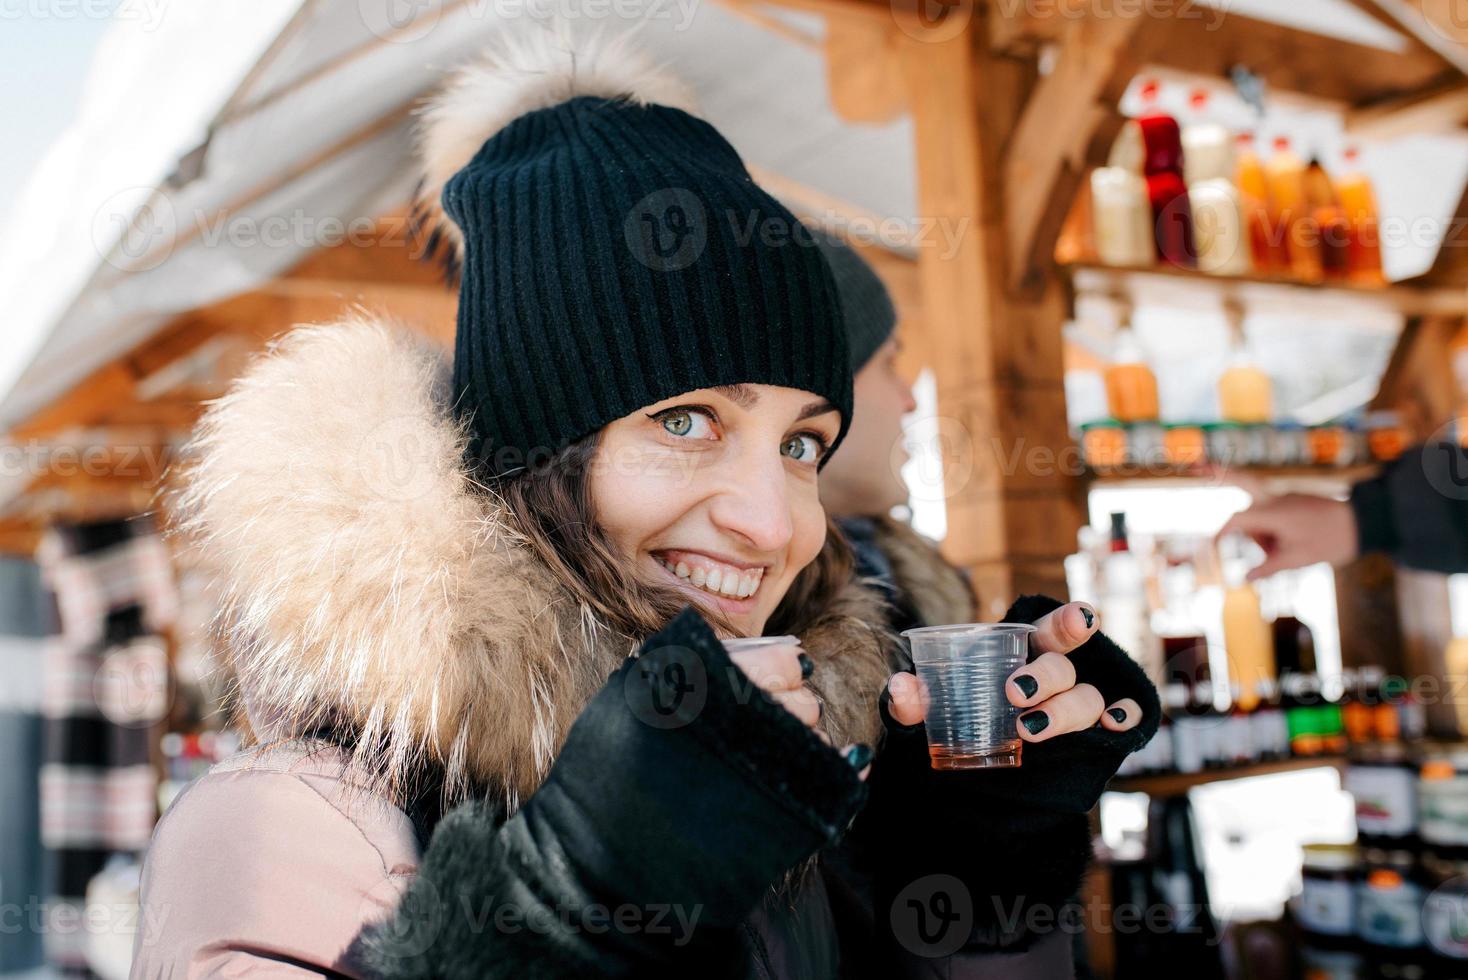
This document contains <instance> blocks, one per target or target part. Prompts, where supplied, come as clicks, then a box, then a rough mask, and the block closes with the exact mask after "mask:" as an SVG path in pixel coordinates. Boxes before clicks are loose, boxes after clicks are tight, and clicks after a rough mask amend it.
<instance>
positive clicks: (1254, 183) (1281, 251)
mask: <svg viewBox="0 0 1468 980" xmlns="http://www.w3.org/2000/svg"><path fill="white" fill-rule="evenodd" d="M1234 159H1235V162H1236V166H1235V168H1234V184H1235V185H1237V186H1238V189H1239V194H1240V195H1241V196H1242V197H1243V210H1244V221H1245V226H1246V227H1247V229H1248V235H1249V251H1250V253H1251V255H1252V256H1253V259H1254V269H1255V271H1257V272H1259V273H1260V274H1261V275H1266V276H1278V275H1284V274H1285V273H1286V272H1287V271H1288V267H1289V255H1288V253H1287V252H1286V251H1285V248H1284V232H1283V231H1282V230H1281V229H1280V227H1279V225H1278V215H1277V214H1276V213H1275V211H1274V209H1273V207H1272V206H1271V204H1270V197H1269V180H1268V178H1267V177H1266V176H1265V173H1264V162H1263V161H1262V160H1260V159H1259V154H1258V153H1256V152H1254V136H1253V134H1252V133H1240V134H1239V138H1238V147H1237V151H1236V154H1235V157H1234Z"/></svg>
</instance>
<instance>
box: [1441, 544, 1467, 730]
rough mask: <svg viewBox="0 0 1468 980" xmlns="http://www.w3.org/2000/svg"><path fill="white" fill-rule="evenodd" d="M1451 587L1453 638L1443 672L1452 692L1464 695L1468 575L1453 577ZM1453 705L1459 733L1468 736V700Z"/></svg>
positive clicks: (1449, 595)
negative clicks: (1460, 692)
mask: <svg viewBox="0 0 1468 980" xmlns="http://www.w3.org/2000/svg"><path fill="white" fill-rule="evenodd" d="M1447 584H1448V618H1449V622H1450V624H1451V626H1452V632H1453V636H1452V639H1450V640H1448V645H1447V648H1446V649H1445V650H1444V651H1443V672H1444V674H1446V677H1444V680H1445V681H1446V682H1447V686H1448V690H1450V691H1460V690H1463V689H1464V686H1463V685H1464V684H1465V682H1468V574H1461V573H1460V574H1457V575H1449V576H1448V582H1447ZM1452 703H1453V714H1454V716H1455V717H1456V719H1457V722H1458V732H1459V734H1461V735H1465V736H1468V698H1463V697H1458V698H1453V699H1452Z"/></svg>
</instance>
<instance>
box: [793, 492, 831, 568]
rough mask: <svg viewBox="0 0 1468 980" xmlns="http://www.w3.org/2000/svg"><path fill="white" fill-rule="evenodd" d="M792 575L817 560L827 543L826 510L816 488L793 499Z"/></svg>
mask: <svg viewBox="0 0 1468 980" xmlns="http://www.w3.org/2000/svg"><path fill="white" fill-rule="evenodd" d="M790 510H791V513H790V519H791V526H792V527H793V529H794V534H793V535H792V536H791V538H790V577H791V578H794V577H795V574H796V573H797V572H799V571H800V570H801V569H803V568H804V567H805V566H806V565H809V564H810V563H811V562H813V561H815V558H816V555H818V554H820V553H821V547H822V546H823V545H824V544H825V543H826V511H825V508H823V507H822V506H821V501H820V497H818V496H817V495H816V493H815V492H814V490H812V491H811V492H810V493H808V494H802V495H801V496H800V498H799V499H795V500H792V501H791V508H790Z"/></svg>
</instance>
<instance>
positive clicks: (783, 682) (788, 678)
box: [729, 643, 814, 694]
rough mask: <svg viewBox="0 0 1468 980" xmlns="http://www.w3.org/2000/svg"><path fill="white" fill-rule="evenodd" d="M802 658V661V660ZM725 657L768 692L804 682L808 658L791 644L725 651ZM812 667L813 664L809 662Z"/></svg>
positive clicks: (793, 688)
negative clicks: (733, 651) (726, 654)
mask: <svg viewBox="0 0 1468 980" xmlns="http://www.w3.org/2000/svg"><path fill="white" fill-rule="evenodd" d="M802 658H804V660H803V661H802ZM729 659H730V660H733V661H734V663H735V664H736V665H737V666H738V667H739V669H740V670H742V671H744V673H745V675H746V676H747V677H748V678H749V679H750V680H752V681H754V682H755V683H756V684H758V685H759V686H760V687H761V688H763V689H764V690H766V691H768V692H769V693H771V694H778V693H779V692H781V691H794V690H796V689H797V688H799V687H800V686H801V685H802V684H804V683H805V679H806V677H808V676H809V671H808V669H807V668H806V667H805V664H811V660H810V657H809V656H807V655H806V653H805V651H804V650H802V649H801V648H800V647H799V646H796V645H795V644H793V643H792V644H790V645H788V646H771V647H760V648H759V649H756V650H741V651H737V652H735V653H731V654H729ZM811 667H814V664H811Z"/></svg>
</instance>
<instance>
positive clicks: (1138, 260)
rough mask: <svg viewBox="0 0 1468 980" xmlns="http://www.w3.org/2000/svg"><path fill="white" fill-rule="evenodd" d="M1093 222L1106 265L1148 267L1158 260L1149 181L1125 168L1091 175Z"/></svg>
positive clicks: (1100, 170) (1099, 256)
mask: <svg viewBox="0 0 1468 980" xmlns="http://www.w3.org/2000/svg"><path fill="white" fill-rule="evenodd" d="M1091 223H1092V226H1093V228H1094V230H1095V236H1096V258H1097V259H1099V260H1100V261H1101V263H1102V264H1103V265H1115V266H1131V267H1142V268H1145V267H1148V266H1151V265H1153V264H1154V263H1155V262H1156V259H1157V245H1156V236H1155V235H1154V234H1153V229H1152V202H1151V199H1150V198H1149V197H1148V196H1147V180H1146V178H1144V177H1143V176H1142V175H1141V174H1139V173H1135V172H1134V171H1131V170H1124V169H1122V168H1121V167H1098V168H1096V169H1095V170H1093V171H1092V172H1091Z"/></svg>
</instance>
